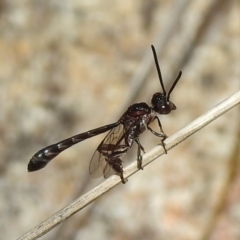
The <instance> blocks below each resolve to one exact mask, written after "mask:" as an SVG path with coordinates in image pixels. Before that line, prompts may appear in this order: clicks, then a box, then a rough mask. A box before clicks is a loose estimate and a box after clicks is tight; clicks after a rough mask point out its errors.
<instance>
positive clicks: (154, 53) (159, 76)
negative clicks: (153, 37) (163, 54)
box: [151, 45, 169, 96]
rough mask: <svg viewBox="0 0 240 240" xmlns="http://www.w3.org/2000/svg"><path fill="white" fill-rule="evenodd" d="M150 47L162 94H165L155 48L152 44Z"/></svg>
mask: <svg viewBox="0 0 240 240" xmlns="http://www.w3.org/2000/svg"><path fill="white" fill-rule="evenodd" d="M151 47H152V51H153V57H154V61H155V65H156V68H157V73H158V78H159V81H160V84H161V86H162V90H163V95H164V96H166V90H165V88H164V85H163V79H162V74H161V70H160V67H159V64H158V59H157V54H156V50H155V48H154V46H153V45H151ZM168 95H169V94H168Z"/></svg>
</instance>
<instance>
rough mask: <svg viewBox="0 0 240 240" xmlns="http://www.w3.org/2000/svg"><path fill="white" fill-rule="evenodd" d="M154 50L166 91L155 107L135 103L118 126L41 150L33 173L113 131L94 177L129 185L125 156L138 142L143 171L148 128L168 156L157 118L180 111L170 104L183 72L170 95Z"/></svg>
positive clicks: (96, 159) (94, 163)
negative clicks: (143, 140) (155, 127)
mask: <svg viewBox="0 0 240 240" xmlns="http://www.w3.org/2000/svg"><path fill="white" fill-rule="evenodd" d="M151 47H152V51H153V56H154V60H155V64H156V68H157V72H158V77H159V80H160V84H161V86H162V90H163V92H162V93H161V92H157V93H155V94H154V95H153V96H152V100H151V103H152V105H151V106H148V105H147V104H146V103H145V102H141V103H135V104H133V105H131V106H130V107H129V108H128V109H127V111H126V112H125V113H124V114H123V115H122V116H121V118H120V119H119V120H118V121H117V122H115V123H112V124H109V125H106V126H103V127H99V128H96V129H93V130H90V131H87V132H84V133H80V134H78V135H75V136H73V137H70V138H68V139H65V140H63V141H61V142H58V143H55V144H52V145H50V146H47V147H45V148H43V149H41V150H40V151H38V152H37V153H35V154H34V156H33V157H32V158H31V160H30V161H29V164H28V171H29V172H32V171H36V170H39V169H41V168H43V167H45V166H46V165H47V164H48V162H50V161H51V160H52V159H53V158H55V157H56V156H57V155H58V154H59V153H61V152H62V151H64V150H66V149H67V148H69V147H71V146H73V145H74V144H76V143H79V142H81V141H84V140H86V139H88V138H91V137H94V136H96V135H98V134H102V133H104V132H106V131H109V130H110V131H109V133H108V134H107V136H106V137H105V138H104V139H103V140H102V142H101V143H100V144H99V146H98V148H97V150H96V151H95V153H94V154H93V157H92V159H91V162H90V166H89V173H90V175H91V176H92V177H94V178H97V177H100V176H102V175H103V176H104V178H107V177H109V176H110V175H111V174H113V173H115V174H117V175H119V176H120V178H121V181H122V183H126V181H127V179H125V178H124V177H123V165H122V160H121V156H122V155H123V154H124V153H126V152H127V151H128V150H129V149H130V148H131V147H132V145H133V143H134V142H136V144H137V147H138V148H137V166H138V169H143V168H142V155H141V151H142V152H144V148H143V146H142V145H141V143H140V141H139V135H140V134H141V133H143V132H144V131H145V130H146V129H148V130H150V131H151V132H152V133H153V134H154V135H155V136H157V137H160V139H161V140H160V141H161V143H160V144H161V145H162V146H163V148H164V150H165V153H167V151H166V148H165V145H164V140H165V139H166V138H167V135H166V134H165V133H164V132H163V129H162V125H161V122H160V120H159V118H158V117H157V113H158V114H169V113H170V112H171V111H172V110H175V109H176V106H175V105H174V104H173V103H172V102H171V101H170V94H171V92H172V91H173V89H174V87H175V86H176V84H177V83H178V81H179V79H180V77H181V75H182V72H181V71H180V72H179V74H178V76H177V78H176V79H175V81H174V82H173V85H172V86H171V88H170V90H169V92H168V93H167V92H166V90H165V88H164V85H163V79H162V75H161V71H160V67H159V65H158V60H157V54H156V51H155V48H154V46H151ZM154 120H157V122H158V125H159V128H160V133H158V132H155V131H154V130H153V129H151V128H150V127H149V124H150V123H151V122H153V121H154Z"/></svg>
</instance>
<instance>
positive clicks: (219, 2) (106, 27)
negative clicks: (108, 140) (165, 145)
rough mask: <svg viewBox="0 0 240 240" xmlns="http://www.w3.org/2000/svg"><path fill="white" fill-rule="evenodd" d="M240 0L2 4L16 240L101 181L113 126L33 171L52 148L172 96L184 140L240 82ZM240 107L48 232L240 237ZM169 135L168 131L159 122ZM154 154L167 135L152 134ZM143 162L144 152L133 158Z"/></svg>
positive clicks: (2, 208) (1, 70)
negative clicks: (138, 105)
mask: <svg viewBox="0 0 240 240" xmlns="http://www.w3.org/2000/svg"><path fill="white" fill-rule="evenodd" d="M239 7H240V6H239V1H237V0H230V1H224V0H212V1H209V0H196V1H187V0H182V1H178V0H170V1H169V0H168V1H166V0H162V1H159V0H150V1H144V0H140V1H137V0H130V1H122V0H121V1H110V0H105V1H89V0H82V1H78V0H69V1H63V0H49V1H40V0H21V1H13V0H0V106H1V107H0V136H1V137H0V216H1V217H0V233H1V239H16V238H18V237H20V236H21V235H22V234H24V233H25V232H27V231H28V230H30V229H31V228H33V227H35V226H36V225H38V224H39V223H40V222H42V221H43V220H45V219H46V218H48V217H50V216H51V215H52V214H53V213H55V212H56V211H58V210H60V209H61V208H63V207H64V206H66V205H67V204H69V203H71V202H72V201H73V200H74V199H76V198H77V197H78V196H80V195H82V194H83V193H85V192H87V191H88V190H90V189H91V188H93V187H94V186H97V185H98V184H99V183H100V182H102V181H103V180H104V179H103V178H100V179H97V180H96V179H91V178H90V176H89V174H88V166H89V162H90V159H91V157H92V154H93V153H94V151H95V149H96V148H97V146H98V144H99V143H100V141H101V140H102V139H103V137H104V134H103V135H101V136H98V137H95V138H93V139H89V140H87V141H85V142H82V143H80V144H79V145H76V146H75V147H73V148H71V149H69V150H67V151H65V152H64V153H62V154H61V155H59V156H58V157H57V158H56V159H54V161H52V162H51V163H50V164H49V165H48V166H47V167H46V168H44V169H42V170H41V171H38V172H33V173H28V172H27V171H26V168H27V164H28V161H29V159H30V158H31V156H32V155H33V154H34V153H35V152H36V151H38V150H39V149H41V148H43V147H45V146H47V145H49V144H52V143H55V142H58V141H60V140H62V139H64V138H67V137H70V136H72V135H76V134H78V133H81V132H84V131H87V130H90V129H93V128H96V127H100V126H103V125H106V124H110V123H113V122H116V121H117V120H118V119H119V118H120V117H121V115H122V114H123V113H124V111H125V110H126V109H127V107H128V106H129V105H131V104H132V103H134V102H147V103H148V104H150V100H151V97H152V95H153V93H155V92H156V91H161V87H160V84H159V80H158V77H157V73H156V70H155V65H154V61H153V56H152V51H151V47H150V46H151V44H154V45H155V47H156V49H157V52H158V59H159V63H160V66H161V70H162V75H163V79H164V81H165V84H166V88H167V89H169V87H170V85H171V83H172V82H173V80H174V79H175V77H176V75H177V73H178V72H179V71H180V70H182V71H183V75H182V78H181V80H180V82H179V83H178V85H177V86H176V88H175V90H174V92H173V93H172V95H171V100H172V101H173V102H174V103H175V105H176V106H177V110H176V111H174V112H172V113H171V114H170V115H166V116H160V119H161V122H162V125H163V129H164V131H165V133H166V134H167V135H172V134H173V133H175V132H176V131H178V130H180V129H181V128H183V127H184V126H186V125H187V124H189V123H190V122H191V121H193V120H194V119H196V118H197V117H198V116H200V115H202V114H203V113H205V112H206V111H208V110H210V109H211V108H213V107H214V106H215V105H216V104H218V103H219V102H221V101H223V100H224V99H225V98H227V97H228V96H230V95H231V94H233V93H234V92H236V91H238V90H239V89H240V68H239V66H240V9H239ZM239 110H240V109H239V106H238V107H236V108H234V109H232V110H231V111H229V112H228V113H226V114H225V115H224V116H222V117H220V118H219V119H217V120H216V121H214V122H213V123H211V124H210V125H209V126H207V127H206V128H204V129H203V130H201V131H200V132H198V133H197V134H195V135H194V136H192V137H190V138H189V139H188V140H187V141H185V142H184V143H182V144H180V145H178V146H177V147H175V148H174V149H172V150H171V151H169V153H168V154H167V155H165V156H162V157H161V158H159V159H157V160H156V161H155V162H153V163H152V164H150V165H148V166H147V167H145V169H144V171H140V172H138V173H137V174H135V175H133V176H132V177H131V178H129V181H128V183H127V184H125V185H123V184H120V185H118V186H117V187H115V188H114V189H113V190H111V191H110V192H108V193H107V194H105V195H103V196H102V197H101V198H99V199H98V200H97V201H95V202H94V203H92V204H90V205H89V206H88V207H87V208H85V209H84V210H82V211H81V212H78V213H77V214H76V215H74V216H73V217H71V218H70V219H68V220H67V221H66V222H64V223H63V224H61V225H60V226H58V227H57V228H55V229H54V230H52V231H51V232H49V233H48V234H46V235H45V236H44V237H42V238H41V239H53V240H55V239H68V240H78V239H91V240H95V239H111V240H118V239H125V240H135V239H138V240H141V239H156V240H157V239H163V240H165V239H171V240H174V239H178V240H181V239H183V240H188V239H189V240H192V239H194V240H196V239H198V240H203V239H211V240H215V239H218V240H221V239H231V240H233V239H234V240H235V239H240V228H239V226H240V167H239V163H240V150H239V146H240V124H239V115H240V111H239ZM152 128H154V129H157V125H154V124H153V125H152ZM140 139H141V143H142V145H143V146H144V147H145V150H146V151H149V150H150V149H151V148H152V147H154V146H156V145H157V144H158V143H159V140H158V139H157V138H156V137H155V136H153V135H152V134H151V133H150V132H145V133H144V134H142V135H141V138H140ZM135 160H136V148H133V149H132V150H131V151H130V152H129V153H128V154H127V155H126V156H125V157H124V164H125V166H126V165H128V164H129V163H130V162H131V161H135Z"/></svg>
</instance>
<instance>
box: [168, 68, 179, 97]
mask: <svg viewBox="0 0 240 240" xmlns="http://www.w3.org/2000/svg"><path fill="white" fill-rule="evenodd" d="M181 76H182V71H180V72H179V73H178V76H177V78H176V79H175V81H174V83H173V85H172V86H171V88H170V90H169V92H168V95H167V101H169V99H170V94H171V92H172V91H173V89H174V88H175V86H176V85H177V83H178V81H179V79H180V78H181Z"/></svg>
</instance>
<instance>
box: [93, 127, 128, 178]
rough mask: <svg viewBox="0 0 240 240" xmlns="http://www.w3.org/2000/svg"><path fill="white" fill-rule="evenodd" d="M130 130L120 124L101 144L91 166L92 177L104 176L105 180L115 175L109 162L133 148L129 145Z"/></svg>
mask: <svg viewBox="0 0 240 240" xmlns="http://www.w3.org/2000/svg"><path fill="white" fill-rule="evenodd" d="M129 129H130V128H128V129H127V130H126V128H125V127H124V125H123V124H121V123H119V125H118V126H116V127H115V128H113V129H112V130H111V131H110V132H109V133H108V134H107V136H106V137H105V138H104V139H103V141H102V142H101V143H100V144H99V146H98V148H97V150H96V151H95V153H94V154H93V156H92V159H91V161H90V165H89V174H90V175H91V177H93V178H98V177H100V176H102V175H103V176H104V178H108V177H109V176H111V175H113V174H114V173H115V172H114V171H113V169H112V167H111V165H110V164H109V162H108V161H107V160H108V159H111V157H112V158H113V157H115V158H116V157H120V156H121V155H122V154H123V153H125V152H127V150H128V149H129V148H130V147H131V146H129V144H128V132H129Z"/></svg>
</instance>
